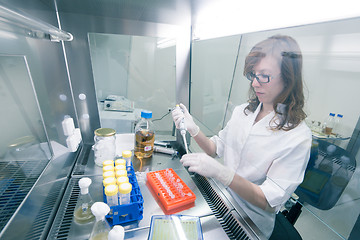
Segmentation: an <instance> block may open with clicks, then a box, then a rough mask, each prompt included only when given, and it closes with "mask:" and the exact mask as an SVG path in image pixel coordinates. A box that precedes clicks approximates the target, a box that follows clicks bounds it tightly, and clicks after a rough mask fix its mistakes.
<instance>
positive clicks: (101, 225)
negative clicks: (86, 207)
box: [89, 202, 111, 240]
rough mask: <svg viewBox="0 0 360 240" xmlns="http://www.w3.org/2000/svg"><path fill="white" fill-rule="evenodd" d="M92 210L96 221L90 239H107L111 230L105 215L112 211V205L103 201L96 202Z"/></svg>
mask: <svg viewBox="0 0 360 240" xmlns="http://www.w3.org/2000/svg"><path fill="white" fill-rule="evenodd" d="M91 212H92V213H93V214H94V216H95V218H96V222H95V224H94V227H93V229H92V231H91V235H90V238H89V239H90V240H107V239H108V235H109V232H110V230H111V228H110V225H109V223H108V222H107V221H106V219H105V216H106V215H107V214H108V213H109V212H110V207H109V206H108V205H107V204H106V203H103V202H96V203H94V204H93V205H92V207H91Z"/></svg>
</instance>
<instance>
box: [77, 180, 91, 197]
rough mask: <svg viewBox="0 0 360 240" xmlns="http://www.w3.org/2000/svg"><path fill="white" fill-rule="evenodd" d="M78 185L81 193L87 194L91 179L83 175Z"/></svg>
mask: <svg viewBox="0 0 360 240" xmlns="http://www.w3.org/2000/svg"><path fill="white" fill-rule="evenodd" d="M78 184H79V187H80V191H81V194H87V193H89V186H90V184H91V179H90V178H88V177H83V178H81V179H80V180H79V183H78Z"/></svg>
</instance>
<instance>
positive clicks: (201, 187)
mask: <svg viewBox="0 0 360 240" xmlns="http://www.w3.org/2000/svg"><path fill="white" fill-rule="evenodd" d="M179 160H180V158H179V156H171V155H167V154H163V153H155V152H154V154H153V156H152V157H150V158H147V159H142V160H141V161H140V160H139V159H138V158H136V157H134V156H133V157H132V163H133V167H134V171H135V172H136V175H137V180H138V184H139V187H140V191H141V194H142V196H143V199H144V203H143V207H144V210H143V218H142V219H141V220H138V221H133V222H130V223H127V224H123V227H124V229H125V239H147V237H148V234H149V230H150V223H151V217H152V216H153V215H165V214H166V215H167V214H181V215H190V216H198V217H200V222H201V227H202V232H203V238H204V239H205V240H211V239H264V238H263V235H262V234H261V232H260V231H259V230H258V229H257V227H256V226H255V225H254V224H253V223H252V222H251V220H250V219H249V218H248V217H247V216H246V215H245V214H244V213H243V212H242V210H241V209H240V208H239V207H238V206H237V205H236V202H235V201H233V200H232V198H231V196H230V195H229V194H228V193H227V191H226V190H225V188H224V187H223V186H221V184H219V183H217V182H215V181H213V180H212V179H206V178H204V177H202V176H200V175H197V174H191V173H189V172H188V171H187V170H186V169H185V168H184V167H183V166H182V164H181V163H180V161H179ZM166 168H172V169H173V170H174V171H175V172H176V173H177V174H178V176H179V177H180V178H181V179H182V180H183V181H184V183H185V184H186V185H187V186H188V187H189V188H190V189H191V191H193V193H194V194H195V195H196V200H195V204H194V205H193V206H192V207H190V208H188V209H185V210H182V211H181V210H180V211H179V212H176V210H175V211H172V212H167V211H166V210H165V209H164V208H163V207H162V205H161V203H160V202H159V200H158V199H157V198H155V197H154V195H153V193H152V191H151V190H150V189H151V187H150V186H148V184H147V182H146V173H147V172H149V171H157V170H162V169H166ZM85 176H86V177H89V178H90V179H91V180H92V184H91V185H90V188H89V193H90V194H91V196H92V198H93V200H94V202H97V201H103V191H102V168H101V167H98V166H96V165H95V163H94V153H93V151H92V149H91V146H89V145H84V146H83V148H82V151H81V153H80V154H79V157H78V160H77V162H76V164H75V166H74V168H73V171H72V174H71V177H70V180H69V182H68V184H67V187H66V190H65V192H64V196H63V198H62V201H61V203H60V205H59V208H58V211H57V213H56V216H55V217H54V221H53V224H52V226H51V228H50V230H49V234H48V238H47V239H88V238H89V236H90V234H91V230H92V227H93V224H94V223H89V224H83V225H80V224H77V223H76V222H75V221H74V220H73V212H74V209H75V206H76V202H77V200H78V196H79V194H80V189H79V187H78V180H79V179H80V178H81V177H85Z"/></svg>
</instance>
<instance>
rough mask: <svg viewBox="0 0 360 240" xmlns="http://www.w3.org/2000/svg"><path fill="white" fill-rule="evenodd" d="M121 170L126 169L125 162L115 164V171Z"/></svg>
mask: <svg viewBox="0 0 360 240" xmlns="http://www.w3.org/2000/svg"><path fill="white" fill-rule="evenodd" d="M119 170H126V167H125V165H123V164H120V165H116V166H115V172H116V171H119Z"/></svg>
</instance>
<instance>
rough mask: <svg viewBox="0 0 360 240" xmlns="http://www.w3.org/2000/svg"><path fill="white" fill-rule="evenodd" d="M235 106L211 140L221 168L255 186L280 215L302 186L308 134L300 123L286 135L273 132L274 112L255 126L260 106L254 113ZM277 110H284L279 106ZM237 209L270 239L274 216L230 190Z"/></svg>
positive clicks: (307, 153) (307, 156) (242, 106)
mask: <svg viewBox="0 0 360 240" xmlns="http://www.w3.org/2000/svg"><path fill="white" fill-rule="evenodd" d="M247 105H248V104H247V103H246V104H242V105H240V106H237V107H236V108H235V109H234V111H233V114H232V116H231V119H230V120H229V122H228V123H227V125H226V127H225V128H224V129H223V130H221V131H220V132H219V134H218V135H217V136H213V137H212V138H211V140H212V141H214V143H215V144H216V153H217V155H218V156H219V157H223V159H224V164H225V165H226V166H228V167H230V168H232V169H234V170H235V171H236V174H238V175H240V176H241V177H243V178H245V179H247V180H249V181H251V182H253V183H255V184H257V185H259V186H260V188H261V190H262V191H263V193H264V195H265V197H266V200H267V201H268V203H269V205H270V206H271V207H275V209H276V211H279V210H280V208H281V206H282V205H283V204H284V203H285V202H286V201H287V200H288V199H289V197H290V196H291V194H292V193H293V192H294V191H295V189H296V188H297V186H298V185H299V184H300V183H301V182H302V180H303V177H304V172H305V169H306V166H307V163H308V160H309V157H310V147H311V139H312V136H311V131H310V129H309V128H308V127H307V125H306V124H305V123H304V122H302V123H301V124H299V125H298V126H297V127H296V128H294V129H291V130H289V131H284V130H273V129H271V128H270V125H269V123H270V124H272V126H275V125H274V122H273V120H275V121H276V120H278V118H277V117H275V119H273V117H274V116H275V112H271V113H269V114H268V115H267V116H265V117H264V118H263V119H261V120H260V121H258V122H257V123H255V124H254V122H255V119H256V116H257V114H258V113H259V111H260V109H261V104H259V106H258V108H257V109H256V111H255V112H254V113H252V112H250V111H247V115H245V113H244V108H245V107H246V106H247ZM278 107H279V109H280V108H281V107H283V106H281V105H279V106H278ZM230 192H231V194H232V195H233V196H234V198H235V199H236V200H237V202H238V203H239V205H240V206H241V207H242V208H243V210H244V211H245V212H246V213H247V214H248V216H249V217H250V218H251V219H252V220H253V222H254V223H255V224H256V225H257V226H258V227H259V229H260V230H262V232H263V233H264V234H265V235H266V236H267V237H269V236H270V235H271V233H272V230H273V227H274V223H275V213H269V212H266V211H264V210H262V209H260V208H258V207H256V206H254V205H252V204H250V203H248V202H246V201H245V200H243V199H241V198H240V197H239V196H238V195H237V194H236V193H235V192H233V191H232V190H230Z"/></svg>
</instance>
